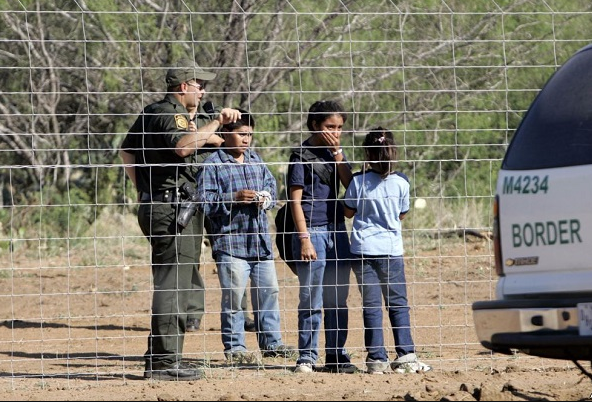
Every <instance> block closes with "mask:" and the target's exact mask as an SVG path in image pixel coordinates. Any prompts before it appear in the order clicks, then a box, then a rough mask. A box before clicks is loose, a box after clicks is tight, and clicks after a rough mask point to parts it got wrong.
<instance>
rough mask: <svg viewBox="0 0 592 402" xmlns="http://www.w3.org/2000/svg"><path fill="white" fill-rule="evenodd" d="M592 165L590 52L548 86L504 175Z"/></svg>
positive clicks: (521, 129)
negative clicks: (507, 172)
mask: <svg viewBox="0 0 592 402" xmlns="http://www.w3.org/2000/svg"><path fill="white" fill-rule="evenodd" d="M586 164H592V46H588V47H586V48H584V49H582V50H581V51H579V52H578V53H576V54H575V55H574V56H572V58H570V59H569V60H568V61H567V62H566V63H565V64H564V65H563V66H562V67H561V68H559V69H558V70H557V71H556V72H555V74H554V75H553V76H552V77H551V78H550V79H549V81H548V82H547V83H546V84H545V86H544V87H543V89H542V90H541V91H540V92H539V94H538V96H537V97H536V99H535V100H534V102H533V103H532V104H531V106H530V108H529V110H528V112H527V113H526V115H525V116H524V118H523V120H522V122H521V123H520V125H519V126H518V129H517V130H516V133H515V134H514V137H513V138H512V141H511V142H510V146H509V147H508V150H507V152H506V155H505V158H504V161H503V163H502V169H507V170H527V169H545V168H553V167H562V166H575V165H586Z"/></svg>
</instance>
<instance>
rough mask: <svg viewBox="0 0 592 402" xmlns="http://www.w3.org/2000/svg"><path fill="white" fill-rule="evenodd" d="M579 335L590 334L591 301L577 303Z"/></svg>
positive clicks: (591, 319)
mask: <svg viewBox="0 0 592 402" xmlns="http://www.w3.org/2000/svg"><path fill="white" fill-rule="evenodd" d="M578 321H579V324H580V336H590V335H592V303H578Z"/></svg>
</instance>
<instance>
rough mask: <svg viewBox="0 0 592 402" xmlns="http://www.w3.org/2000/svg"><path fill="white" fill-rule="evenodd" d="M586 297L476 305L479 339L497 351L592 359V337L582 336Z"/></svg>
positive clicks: (481, 303) (475, 318) (489, 302)
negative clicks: (581, 310)
mask: <svg viewBox="0 0 592 402" xmlns="http://www.w3.org/2000/svg"><path fill="white" fill-rule="evenodd" d="M584 302H586V303H590V302H592V299H585V300H581V299H578V300H574V299H571V300H495V301H480V302H476V303H474V304H473V321H474V323H475V331H476V332H477V337H478V339H479V342H480V343H481V344H482V345H483V346H484V347H486V348H488V349H491V350H493V351H495V352H499V353H505V354H513V353H514V350H515V349H518V350H520V351H522V352H524V353H526V354H530V355H534V356H541V357H548V358H556V359H569V360H591V359H592V336H580V335H579V318H578V308H577V304H578V303H584Z"/></svg>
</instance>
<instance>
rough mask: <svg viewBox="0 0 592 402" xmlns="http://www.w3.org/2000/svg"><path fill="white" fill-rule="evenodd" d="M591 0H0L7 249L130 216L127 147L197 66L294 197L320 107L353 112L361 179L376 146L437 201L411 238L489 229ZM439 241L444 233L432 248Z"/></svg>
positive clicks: (351, 147)
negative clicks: (372, 140)
mask: <svg viewBox="0 0 592 402" xmlns="http://www.w3.org/2000/svg"><path fill="white" fill-rule="evenodd" d="M591 8H592V5H591V4H590V2H588V1H583V0H576V1H573V0H552V1H545V2H542V1H538V0H499V1H493V0H491V1H478V2H466V1H461V0H453V1H443V0H421V1H392V0H369V1H365V2H360V1H355V0H322V1H318V0H314V1H312V0H299V1H270V0H257V1H255V0H236V1H225V2H217V1H200V2H197V3H193V2H187V1H183V0H171V1H168V2H165V3H163V4H160V3H158V2H153V1H151V0H133V1H124V0H93V1H92V2H90V1H81V0H77V1H69V0H59V1H47V0H18V1H17V0H1V1H0V21H1V22H2V23H1V24H0V88H2V91H1V92H0V113H1V114H2V119H0V165H1V166H2V169H1V170H0V187H1V188H2V197H1V200H2V208H0V223H2V228H1V230H0V233H1V235H2V238H3V239H4V240H3V241H2V246H3V247H5V248H6V247H9V246H10V247H30V246H31V245H37V244H39V243H42V244H44V245H46V246H48V249H54V248H60V247H63V246H64V245H66V243H68V242H77V241H79V240H80V235H81V233H82V230H84V229H85V228H87V227H88V225H89V224H90V223H92V222H94V221H95V220H96V219H97V217H98V216H99V215H100V214H101V213H102V212H103V210H108V212H109V213H113V212H123V211H124V210H126V211H129V210H131V212H133V209H134V208H135V207H136V206H135V205H134V204H133V203H130V201H131V200H133V199H135V196H134V193H133V189H132V188H131V183H129V182H128V181H127V180H126V178H125V175H124V172H123V169H122V166H121V164H120V163H121V162H120V160H119V157H118V155H117V149H118V146H119V145H120V143H121V141H122V139H123V136H124V134H125V133H126V131H127V129H128V128H129V126H130V125H131V123H132V122H133V120H134V118H135V117H136V116H137V114H138V113H139V112H140V111H141V110H142V108H143V107H144V106H145V105H147V104H149V103H151V102H153V101H155V100H157V99H159V98H161V97H162V96H163V91H164V90H165V88H164V82H163V76H164V73H165V70H166V67H167V66H168V65H170V64H171V63H172V62H174V61H176V60H178V59H179V58H182V57H187V56H189V57H192V58H194V59H195V60H197V62H198V63H199V64H200V65H202V66H203V67H206V68H209V69H213V70H215V71H216V72H217V73H218V78H217V79H216V80H215V81H214V82H213V83H212V85H210V87H209V88H208V92H209V95H208V97H209V98H210V99H212V100H214V102H215V103H217V104H221V105H224V106H233V107H242V108H245V109H248V110H250V111H251V112H252V113H253V114H254V115H257V117H258V118H257V121H258V130H257V131H258V132H257V136H256V142H255V146H256V147H257V148H258V150H260V151H262V152H263V155H264V158H265V160H266V161H267V162H268V163H269V166H270V168H271V169H272V171H273V172H274V174H275V175H276V177H277V178H278V183H279V184H280V186H282V185H283V182H284V181H283V174H284V173H285V168H286V166H285V162H286V160H287V151H288V148H289V147H290V146H292V145H294V144H297V143H299V142H300V141H302V140H303V139H304V138H306V135H307V133H306V127H305V125H304V124H303V121H304V120H305V118H306V116H305V115H306V111H307V109H308V107H309V105H310V104H311V103H312V102H314V101H315V100H318V99H326V98H334V99H338V100H340V101H341V102H342V103H343V104H344V105H345V107H346V108H347V110H349V111H351V115H350V118H349V119H348V122H347V125H346V130H347V131H348V132H349V133H348V134H346V135H345V137H344V138H345V140H344V146H345V148H346V153H347V155H348V157H349V159H350V160H352V162H354V164H355V165H357V166H359V165H358V163H357V162H359V160H360V159H361V157H362V155H361V153H360V151H359V149H357V148H356V146H357V145H359V144H360V142H361V139H362V137H363V136H364V134H365V132H366V130H368V129H370V128H371V127H374V126H377V125H382V126H383V127H387V128H389V129H391V130H392V131H393V132H394V133H395V135H396V138H397V141H398V144H399V145H400V149H399V155H400V158H401V162H400V170H402V171H404V172H405V173H406V174H407V175H408V176H409V177H410V178H411V180H412V185H413V191H414V197H422V198H425V199H426V200H427V201H428V209H427V210H426V213H425V214H423V216H422V218H421V220H420V221H414V222H412V223H410V225H411V226H410V228H411V229H415V230H419V231H423V232H426V233H428V234H429V233H432V232H434V231H436V232H437V231H441V230H448V229H451V228H456V227H469V228H478V229H485V230H487V229H488V228H489V227H490V225H491V223H490V222H491V219H490V209H491V196H492V195H493V192H494V188H495V180H496V171H497V168H498V166H499V163H500V160H501V158H502V157H503V153H504V151H505V148H506V146H507V144H508V142H509V141H510V139H511V137H512V134H513V132H514V130H515V129H516V127H517V125H518V124H519V122H520V119H521V117H522V115H523V114H524V112H525V110H526V109H527V108H528V105H529V104H530V102H531V101H532V100H533V99H534V97H535V96H536V94H537V92H538V90H539V89H540V87H541V86H542V85H543V84H544V83H545V81H546V80H547V79H548V78H549V77H550V75H551V74H552V73H553V72H554V71H555V70H556V69H557V67H558V66H559V65H561V63H562V62H564V61H565V60H567V58H568V57H569V56H570V55H571V54H573V53H574V52H575V51H576V50H577V49H579V48H581V47H583V46H584V45H586V44H588V42H589V38H588V36H589V35H586V32H588V27H589V26H590V23H591V15H590V10H591ZM432 234H433V233H432Z"/></svg>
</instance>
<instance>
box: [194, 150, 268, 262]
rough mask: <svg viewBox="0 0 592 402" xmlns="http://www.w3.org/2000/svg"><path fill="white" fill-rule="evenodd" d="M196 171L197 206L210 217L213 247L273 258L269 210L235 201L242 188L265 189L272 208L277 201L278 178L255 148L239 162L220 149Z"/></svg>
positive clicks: (238, 254)
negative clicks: (242, 161) (268, 217)
mask: <svg viewBox="0 0 592 402" xmlns="http://www.w3.org/2000/svg"><path fill="white" fill-rule="evenodd" d="M202 166H203V168H202V169H200V170H199V172H198V173H197V177H196V180H197V193H198V207H199V209H200V211H202V212H203V213H204V215H206V216H207V217H209V218H210V225H211V233H210V239H211V242H212V251H213V252H214V255H215V254H216V253H218V252H223V253H225V254H229V255H232V256H234V257H238V258H245V259H260V260H268V259H273V246H272V242H271V235H270V233H269V224H268V221H267V213H266V211H264V210H261V209H259V208H258V207H257V204H256V203H251V204H244V203H239V202H236V201H234V195H235V193H236V192H237V191H239V190H245V189H247V190H255V191H263V190H266V191H268V192H269V193H270V194H271V199H272V202H271V205H270V206H269V208H268V209H271V208H273V207H274V206H275V204H276V192H277V185H276V182H275V178H274V177H273V175H272V174H271V172H270V171H269V169H268V168H267V166H266V165H265V163H264V162H263V161H262V160H261V157H260V156H259V155H258V154H257V153H256V152H255V151H252V150H250V149H249V150H247V151H246V152H245V159H244V163H238V162H237V161H236V160H235V159H234V158H233V157H232V156H231V155H230V154H228V153H227V152H226V151H225V150H223V149H219V150H218V151H217V152H215V153H213V154H212V155H210V157H208V159H206V160H205V161H204V163H203V165H202Z"/></svg>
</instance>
